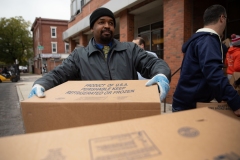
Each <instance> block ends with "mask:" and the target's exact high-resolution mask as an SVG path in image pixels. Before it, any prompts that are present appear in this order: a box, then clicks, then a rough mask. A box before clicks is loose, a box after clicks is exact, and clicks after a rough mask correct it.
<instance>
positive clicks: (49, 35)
mask: <svg viewBox="0 0 240 160" xmlns="http://www.w3.org/2000/svg"><path fill="white" fill-rule="evenodd" d="M67 28H68V20H58V19H47V18H41V17H40V18H36V19H35V21H34V23H33V24H32V28H31V31H32V33H33V50H34V67H33V72H34V73H35V74H42V73H44V72H48V71H50V70H52V69H53V68H54V67H56V66H57V65H59V64H61V63H62V60H63V59H65V58H66V57H67V56H68V55H69V44H68V43H66V42H64V41H63V37H62V33H63V32H64V31H65V30H67Z"/></svg>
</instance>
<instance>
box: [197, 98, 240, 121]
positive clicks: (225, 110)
mask: <svg viewBox="0 0 240 160" xmlns="http://www.w3.org/2000/svg"><path fill="white" fill-rule="evenodd" d="M202 107H208V108H210V109H213V110H214V111H217V112H219V113H221V114H225V115H227V116H229V117H232V118H234V119H236V120H239V121H240V117H237V116H236V115H235V114H234V113H233V110H232V109H231V108H230V107H229V106H228V104H227V102H221V103H218V102H210V103H202V102H198V103H197V108H202Z"/></svg>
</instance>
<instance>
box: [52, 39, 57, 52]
mask: <svg viewBox="0 0 240 160" xmlns="http://www.w3.org/2000/svg"><path fill="white" fill-rule="evenodd" d="M53 45H56V46H55V49H56V51H55V52H54V51H53V50H54V46H53ZM51 48H52V53H57V42H51Z"/></svg>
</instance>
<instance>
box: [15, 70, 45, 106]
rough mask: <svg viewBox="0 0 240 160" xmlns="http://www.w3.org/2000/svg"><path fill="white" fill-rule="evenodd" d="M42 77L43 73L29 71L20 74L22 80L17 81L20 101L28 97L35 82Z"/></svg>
mask: <svg viewBox="0 0 240 160" xmlns="http://www.w3.org/2000/svg"><path fill="white" fill-rule="evenodd" d="M40 77H42V75H37V74H29V73H24V74H21V75H20V81H18V82H17V83H16V88H17V93H18V97H19V101H20V102H21V101H23V100H25V99H27V98H28V95H29V93H30V91H31V89H32V86H33V83H34V82H35V80H37V79H38V78H40Z"/></svg>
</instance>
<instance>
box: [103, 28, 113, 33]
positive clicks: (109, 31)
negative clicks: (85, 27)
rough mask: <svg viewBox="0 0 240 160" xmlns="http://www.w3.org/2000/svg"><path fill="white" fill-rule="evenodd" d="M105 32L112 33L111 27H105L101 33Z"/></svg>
mask: <svg viewBox="0 0 240 160" xmlns="http://www.w3.org/2000/svg"><path fill="white" fill-rule="evenodd" d="M104 32H108V33H111V34H112V31H111V30H110V29H104V30H102V31H101V33H104Z"/></svg>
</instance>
